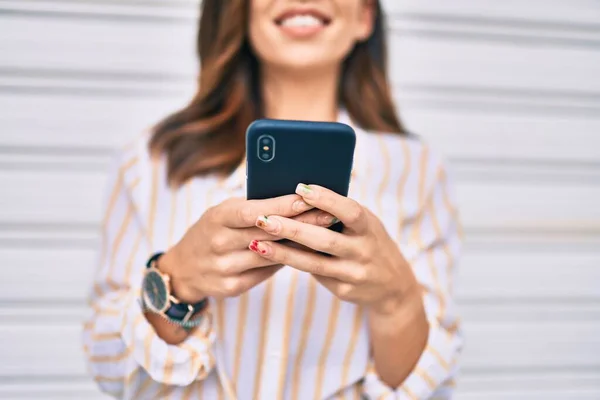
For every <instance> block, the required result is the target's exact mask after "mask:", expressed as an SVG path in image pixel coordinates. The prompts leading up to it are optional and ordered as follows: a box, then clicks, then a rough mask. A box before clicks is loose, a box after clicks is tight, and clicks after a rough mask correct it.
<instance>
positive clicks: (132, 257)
mask: <svg viewBox="0 0 600 400" xmlns="http://www.w3.org/2000/svg"><path fill="white" fill-rule="evenodd" d="M143 237H144V236H143V234H142V232H139V233H138V236H137V238H136V239H135V243H134V244H133V249H132V250H131V254H130V255H129V260H127V266H126V267H125V283H130V281H131V272H132V269H133V263H134V261H135V256H136V255H137V252H138V249H139V248H140V244H141V243H142V239H143Z"/></svg>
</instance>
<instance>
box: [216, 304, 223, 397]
mask: <svg viewBox="0 0 600 400" xmlns="http://www.w3.org/2000/svg"><path fill="white" fill-rule="evenodd" d="M223 302H224V300H223V299H217V301H216V311H217V320H218V324H219V342H220V344H221V345H223V343H225V305H224V304H223ZM221 367H223V368H224V367H225V366H224V365H223V366H218V367H217V368H221ZM223 373H225V371H223ZM217 389H218V390H217V396H218V398H219V400H222V399H223V396H224V393H223V384H222V382H221V380H220V379H218V380H217Z"/></svg>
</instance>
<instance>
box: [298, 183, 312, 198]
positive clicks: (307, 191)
mask: <svg viewBox="0 0 600 400" xmlns="http://www.w3.org/2000/svg"><path fill="white" fill-rule="evenodd" d="M296 193H297V194H299V195H300V196H303V197H307V198H310V196H311V195H312V194H313V190H312V189H311V188H310V186H308V185H305V184H304V183H299V184H298V186H296Z"/></svg>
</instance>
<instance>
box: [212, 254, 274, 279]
mask: <svg viewBox="0 0 600 400" xmlns="http://www.w3.org/2000/svg"><path fill="white" fill-rule="evenodd" d="M275 264H277V263H276V262H273V261H271V260H268V259H265V258H264V257H261V256H260V255H259V254H257V253H256V252H253V251H249V250H248V248H246V249H244V250H238V251H233V252H230V253H228V254H226V255H223V256H221V257H217V258H216V259H215V261H214V268H215V269H216V270H217V272H218V273H219V274H220V275H222V276H237V275H239V274H241V273H244V272H246V271H250V270H253V269H257V268H262V267H269V266H272V265H275Z"/></svg>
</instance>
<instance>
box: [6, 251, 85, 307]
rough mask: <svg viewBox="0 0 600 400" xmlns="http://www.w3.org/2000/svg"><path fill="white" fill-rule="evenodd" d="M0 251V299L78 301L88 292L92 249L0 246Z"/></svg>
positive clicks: (17, 300) (28, 301)
mask: <svg viewBox="0 0 600 400" xmlns="http://www.w3.org/2000/svg"><path fill="white" fill-rule="evenodd" d="M0 255H1V256H2V257H4V260H5V263H4V264H3V266H2V270H3V271H5V272H3V273H2V276H3V278H2V279H1V280H0V292H1V294H0V303H8V304H10V302H11V301H15V302H17V303H19V302H27V303H30V302H36V301H39V302H45V301H57V300H60V301H65V300H69V301H73V302H79V301H83V300H84V299H85V298H86V297H87V295H88V294H89V293H90V290H91V281H92V277H93V273H94V271H95V267H96V262H97V251H96V250H95V249H93V250H92V249H68V248H60V247H54V246H52V247H49V248H35V247H34V248H12V249H11V248H0ZM8 271H10V273H8Z"/></svg>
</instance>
